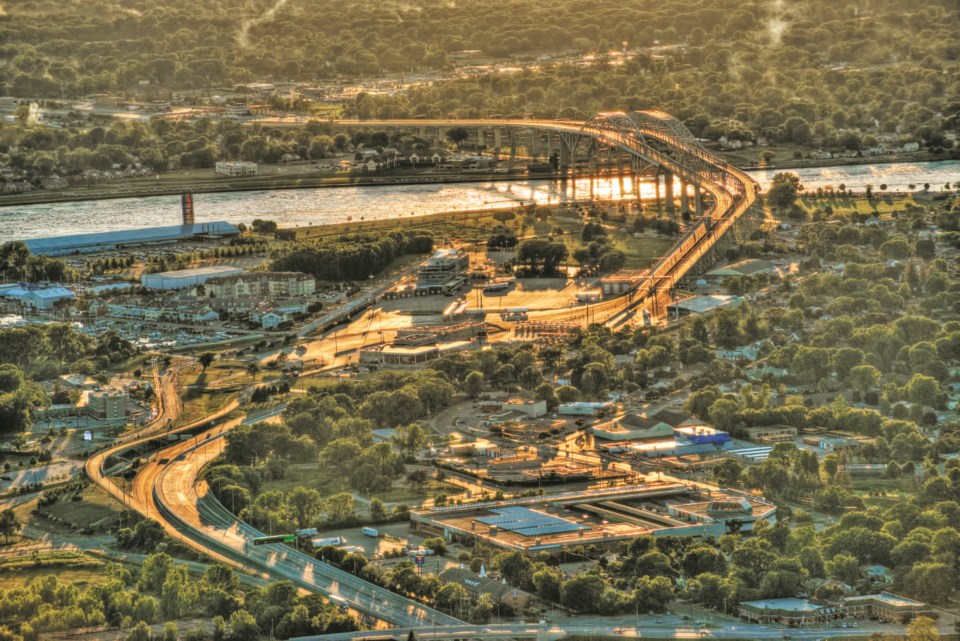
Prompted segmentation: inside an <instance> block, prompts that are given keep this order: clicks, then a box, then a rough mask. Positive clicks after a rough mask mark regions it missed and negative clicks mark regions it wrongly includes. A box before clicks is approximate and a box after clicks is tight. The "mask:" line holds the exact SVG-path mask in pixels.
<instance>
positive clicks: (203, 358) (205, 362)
mask: <svg viewBox="0 0 960 641" xmlns="http://www.w3.org/2000/svg"><path fill="white" fill-rule="evenodd" d="M214 358H216V354H214V353H213V352H204V353H203V354H200V356H199V357H198V358H197V360H198V361H199V362H200V367H202V368H203V371H204V372H206V371H207V368H208V367H210V363H212V362H213V359H214Z"/></svg>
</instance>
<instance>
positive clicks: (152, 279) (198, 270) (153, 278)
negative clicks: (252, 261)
mask: <svg viewBox="0 0 960 641" xmlns="http://www.w3.org/2000/svg"><path fill="white" fill-rule="evenodd" d="M242 273H244V270H242V269H240V268H239V267H228V266H226V265H210V266H208V267H195V268H193V269H181V270H179V271H173V272H159V273H156V274H144V275H143V276H142V277H141V278H140V284H141V285H143V286H144V287H146V288H147V289H186V288H187V287H196V286H197V285H202V284H204V283H205V282H207V281H208V280H209V279H211V278H215V277H217V276H233V275H235V274H242Z"/></svg>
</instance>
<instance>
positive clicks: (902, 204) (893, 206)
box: [797, 193, 924, 215]
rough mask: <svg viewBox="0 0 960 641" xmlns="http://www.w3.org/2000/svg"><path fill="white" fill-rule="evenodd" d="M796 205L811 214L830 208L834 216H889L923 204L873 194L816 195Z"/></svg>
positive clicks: (908, 198) (802, 197)
mask: <svg viewBox="0 0 960 641" xmlns="http://www.w3.org/2000/svg"><path fill="white" fill-rule="evenodd" d="M797 203H798V204H799V205H800V206H801V207H803V208H804V209H805V210H806V211H807V212H808V213H813V212H815V211H816V210H818V209H824V208H825V207H828V206H829V207H830V208H831V209H833V212H834V213H835V214H840V213H860V214H868V215H872V214H874V213H877V214H881V215H882V214H889V213H892V212H895V211H905V210H907V209H909V208H911V207H923V206H924V205H923V203H918V202H916V201H915V200H914V199H913V198H911V197H909V196H908V197H906V198H892V197H890V196H883V195H882V194H881V193H878V194H875V196H874V197H873V198H871V199H869V200H868V199H866V198H850V197H848V196H823V197H820V198H818V197H817V196H816V195H806V196H801V197H800V198H799V199H797Z"/></svg>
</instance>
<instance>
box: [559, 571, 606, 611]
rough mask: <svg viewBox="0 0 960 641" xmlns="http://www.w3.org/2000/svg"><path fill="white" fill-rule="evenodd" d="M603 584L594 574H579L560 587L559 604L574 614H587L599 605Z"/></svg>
mask: <svg viewBox="0 0 960 641" xmlns="http://www.w3.org/2000/svg"><path fill="white" fill-rule="evenodd" d="M603 588H604V583H603V579H601V578H600V577H599V576H597V575H596V574H581V575H579V576H575V577H572V578H570V579H567V580H566V581H564V582H563V583H562V584H561V585H560V603H561V604H562V605H563V606H564V607H566V608H569V609H570V610H574V611H575V612H589V611H591V608H594V607H595V606H596V604H598V603H600V597H601V595H602V594H603Z"/></svg>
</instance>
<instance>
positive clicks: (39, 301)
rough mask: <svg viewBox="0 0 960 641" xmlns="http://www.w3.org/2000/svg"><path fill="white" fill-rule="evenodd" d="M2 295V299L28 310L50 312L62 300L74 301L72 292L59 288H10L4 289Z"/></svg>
mask: <svg viewBox="0 0 960 641" xmlns="http://www.w3.org/2000/svg"><path fill="white" fill-rule="evenodd" d="M2 295H3V297H4V298H8V299H10V300H16V301H19V302H20V303H21V304H22V305H23V306H24V307H26V308H28V309H42V310H51V309H53V308H54V307H55V306H56V305H57V303H59V302H60V301H63V300H66V301H72V300H74V299H76V296H75V295H74V293H73V292H72V291H70V290H69V289H67V288H66V287H59V286H50V287H40V286H34V285H25V286H23V287H11V288H8V289H5V290H4V291H3V294H2Z"/></svg>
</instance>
